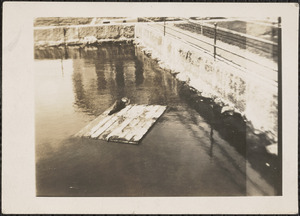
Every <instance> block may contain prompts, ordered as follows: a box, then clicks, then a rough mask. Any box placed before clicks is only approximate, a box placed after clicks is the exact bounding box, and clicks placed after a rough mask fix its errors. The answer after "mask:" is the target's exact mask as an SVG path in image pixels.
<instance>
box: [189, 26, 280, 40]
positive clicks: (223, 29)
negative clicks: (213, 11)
mask: <svg viewBox="0 0 300 216" xmlns="http://www.w3.org/2000/svg"><path fill="white" fill-rule="evenodd" d="M187 21H188V22H189V23H193V24H196V25H200V26H206V27H209V28H212V29H214V25H212V24H207V23H203V24H200V23H197V22H194V21H191V20H187ZM218 30H222V31H224V32H226V33H231V34H235V35H238V36H241V37H245V38H249V39H252V40H256V41H260V42H263V43H267V44H271V45H275V46H276V45H278V44H277V43H275V42H273V41H269V40H266V39H262V38H259V37H255V36H252V35H248V34H244V33H241V32H237V31H233V30H230V29H225V28H222V27H218Z"/></svg>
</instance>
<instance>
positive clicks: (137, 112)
mask: <svg viewBox="0 0 300 216" xmlns="http://www.w3.org/2000/svg"><path fill="white" fill-rule="evenodd" d="M144 107H145V106H136V109H135V110H134V111H135V113H134V114H135V116H139V115H140V114H141V113H142V112H143V110H144ZM129 116H130V117H131V118H128V119H127V120H126V121H124V122H123V123H122V124H121V125H120V126H119V127H118V128H116V129H115V130H113V131H112V132H111V133H110V134H109V135H108V136H107V137H106V138H105V140H107V141H110V139H111V137H114V136H117V137H118V134H120V133H122V130H123V129H124V128H125V127H126V126H127V125H128V124H129V123H130V122H131V121H133V119H134V118H133V117H135V116H133V115H130V114H129Z"/></svg>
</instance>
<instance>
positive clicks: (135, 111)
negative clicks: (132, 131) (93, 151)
mask: <svg viewBox="0 0 300 216" xmlns="http://www.w3.org/2000/svg"><path fill="white" fill-rule="evenodd" d="M142 108H143V107H138V106H134V107H132V108H131V109H130V110H129V112H127V113H125V114H124V115H123V116H122V118H119V120H118V121H116V122H115V123H114V124H113V125H112V126H111V127H109V128H108V129H107V130H106V131H105V132H104V133H102V134H101V135H100V136H99V137H98V139H104V140H109V138H110V137H111V136H113V134H114V133H117V132H118V131H119V130H122V129H123V128H124V127H126V126H127V125H128V124H130V122H131V121H132V120H133V117H134V116H136V115H140V114H141V113H142V111H143V109H142Z"/></svg>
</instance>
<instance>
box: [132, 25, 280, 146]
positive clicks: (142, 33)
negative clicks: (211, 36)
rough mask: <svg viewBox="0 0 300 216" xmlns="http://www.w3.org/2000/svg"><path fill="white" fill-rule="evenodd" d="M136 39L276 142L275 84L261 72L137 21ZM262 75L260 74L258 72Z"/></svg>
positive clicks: (179, 74)
mask: <svg viewBox="0 0 300 216" xmlns="http://www.w3.org/2000/svg"><path fill="white" fill-rule="evenodd" d="M135 35H136V40H137V41H138V42H139V43H140V44H142V45H143V46H145V47H146V48H147V49H148V51H149V52H151V54H152V56H153V57H154V58H158V59H159V60H160V63H161V65H162V66H163V67H165V68H168V69H171V70H172V71H173V72H174V73H175V74H176V77H177V78H178V79H180V80H183V81H186V82H187V83H188V84H189V85H190V86H192V87H194V88H195V89H197V90H198V91H200V92H201V93H202V94H204V95H207V97H211V98H214V99H216V98H217V99H218V100H222V101H223V102H224V103H225V104H227V106H230V107H233V108H234V109H235V110H236V111H238V112H240V113H242V114H243V115H244V116H245V117H246V119H247V120H248V121H249V122H250V123H251V124H252V125H253V128H254V129H255V130H258V132H259V133H260V132H262V133H267V134H268V135H269V136H270V137H271V139H272V140H273V141H275V142H276V141H277V132H278V129H277V127H278V122H277V121H278V120H277V119H278V118H277V116H278V104H277V101H278V98H277V95H278V86H277V82H274V81H272V80H269V79H268V78H267V77H264V76H263V74H264V73H267V71H259V73H257V71H256V72H255V73H254V72H253V71H251V70H248V69H247V70H246V69H243V68H241V67H238V66H236V65H234V64H232V63H230V62H227V61H225V60H222V59H218V58H217V59H214V57H213V56H212V55H211V54H210V53H207V52H205V51H204V50H201V49H199V48H196V47H193V46H191V45H189V44H188V43H186V42H184V41H181V40H179V39H177V38H174V37H171V36H168V35H166V36H164V35H163V32H162V31H159V30H155V29H154V28H151V26H149V25H140V24H137V25H136V27H135ZM258 74H262V75H258Z"/></svg>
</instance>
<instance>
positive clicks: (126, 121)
mask: <svg viewBox="0 0 300 216" xmlns="http://www.w3.org/2000/svg"><path fill="white" fill-rule="evenodd" d="M111 109H112V107H110V108H109V109H108V110H106V111H105V112H104V113H102V114H101V115H100V116H98V117H97V118H96V119H95V120H93V121H92V122H91V123H90V124H88V125H87V126H86V127H84V128H83V129H82V130H80V131H79V132H78V133H77V134H76V136H84V137H90V138H97V139H101V140H106V141H112V142H121V143H131V144H138V142H139V141H140V140H141V138H142V137H143V136H144V135H145V134H146V133H147V131H148V130H149V129H150V127H151V126H152V125H153V124H154V123H155V122H156V120H157V119H158V118H159V117H160V116H161V115H162V114H163V112H164V111H165V110H166V106H160V105H128V106H126V107H125V108H124V109H122V110H120V111H119V112H117V113H114V114H112V115H108V113H109V111H110V110H111Z"/></svg>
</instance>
